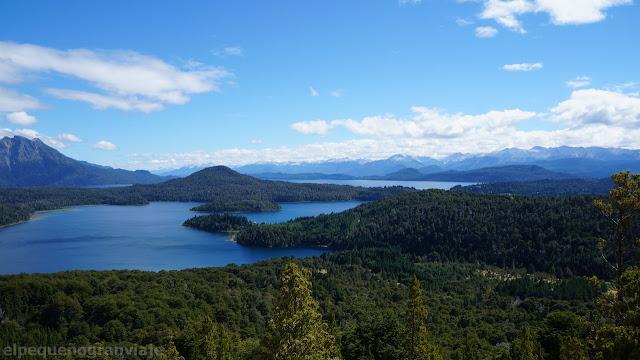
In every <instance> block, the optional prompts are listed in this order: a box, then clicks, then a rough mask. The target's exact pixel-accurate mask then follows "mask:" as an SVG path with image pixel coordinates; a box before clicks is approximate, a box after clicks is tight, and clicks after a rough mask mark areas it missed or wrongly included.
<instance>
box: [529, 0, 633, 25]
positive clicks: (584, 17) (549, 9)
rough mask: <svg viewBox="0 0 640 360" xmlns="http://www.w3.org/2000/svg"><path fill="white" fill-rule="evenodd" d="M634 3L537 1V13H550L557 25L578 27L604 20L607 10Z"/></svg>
mask: <svg viewBox="0 0 640 360" xmlns="http://www.w3.org/2000/svg"><path fill="white" fill-rule="evenodd" d="M632 3H633V1H632V0H536V5H537V9H536V11H542V12H546V13H548V14H549V16H551V22H552V23H554V24H556V25H577V24H589V23H594V22H598V21H601V20H604V19H605V18H606V17H607V15H606V13H605V12H604V11H605V10H606V9H608V8H610V7H614V6H620V5H627V4H632Z"/></svg>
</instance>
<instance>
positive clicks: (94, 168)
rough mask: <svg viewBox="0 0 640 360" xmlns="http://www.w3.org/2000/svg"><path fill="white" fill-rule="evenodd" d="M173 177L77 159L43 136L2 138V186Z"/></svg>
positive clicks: (109, 182)
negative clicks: (63, 152)
mask: <svg viewBox="0 0 640 360" xmlns="http://www.w3.org/2000/svg"><path fill="white" fill-rule="evenodd" d="M169 179H171V178H170V177H163V176H158V175H154V174H151V173H150V172H148V171H145V170H136V171H129V170H122V169H114V168H110V167H107V166H100V165H95V164H91V163H88V162H84V161H78V160H74V159H72V158H70V157H67V156H65V155H63V154H61V153H60V152H59V151H57V150H55V149H53V148H51V147H49V146H47V145H46V144H44V143H43V142H42V141H41V140H40V139H33V140H29V139H27V138H24V137H21V136H14V137H11V138H10V137H5V138H2V139H0V187H26V186H91V185H116V184H136V183H137V184H152V183H158V182H162V181H166V180H169Z"/></svg>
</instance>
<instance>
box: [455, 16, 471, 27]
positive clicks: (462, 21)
mask: <svg viewBox="0 0 640 360" xmlns="http://www.w3.org/2000/svg"><path fill="white" fill-rule="evenodd" d="M473 23H474V22H473V21H471V20H468V19H461V18H457V19H456V24H458V26H467V25H472V24H473Z"/></svg>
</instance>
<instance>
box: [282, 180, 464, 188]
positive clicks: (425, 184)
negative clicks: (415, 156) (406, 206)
mask: <svg viewBox="0 0 640 360" xmlns="http://www.w3.org/2000/svg"><path fill="white" fill-rule="evenodd" d="M282 181H289V182H294V183H312V184H336V185H351V186H363V187H379V186H382V187H384V186H405V187H412V188H415V189H418V190H425V189H442V190H449V189H451V188H452V187H454V186H456V185H462V186H467V185H473V184H476V183H469V182H450V181H399V180H327V179H321V180H296V179H288V180H282Z"/></svg>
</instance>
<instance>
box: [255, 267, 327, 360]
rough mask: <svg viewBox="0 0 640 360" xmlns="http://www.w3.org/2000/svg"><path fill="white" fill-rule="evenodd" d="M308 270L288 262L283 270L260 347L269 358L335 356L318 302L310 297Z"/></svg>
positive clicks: (292, 359)
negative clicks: (278, 293) (278, 291)
mask: <svg viewBox="0 0 640 360" xmlns="http://www.w3.org/2000/svg"><path fill="white" fill-rule="evenodd" d="M310 277H311V271H309V270H307V269H304V268H299V267H298V266H297V265H296V264H293V263H289V264H287V266H286V267H285V269H284V272H283V274H282V279H281V285H280V295H279V297H278V300H277V303H276V308H275V310H274V312H273V317H272V318H271V320H269V325H268V329H267V333H266V335H265V338H264V339H263V343H264V346H265V348H266V350H267V353H268V354H269V358H270V359H278V360H280V359H282V360H285V359H286V360H298V359H300V360H324V359H327V360H328V359H339V358H340V355H339V351H338V347H337V345H336V342H335V338H334V337H333V336H332V335H330V334H329V332H328V330H327V324H325V323H323V322H322V317H321V315H320V313H319V312H318V309H319V305H318V302H317V301H315V300H314V299H313V298H312V296H311V281H310V280H309V278H310Z"/></svg>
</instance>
